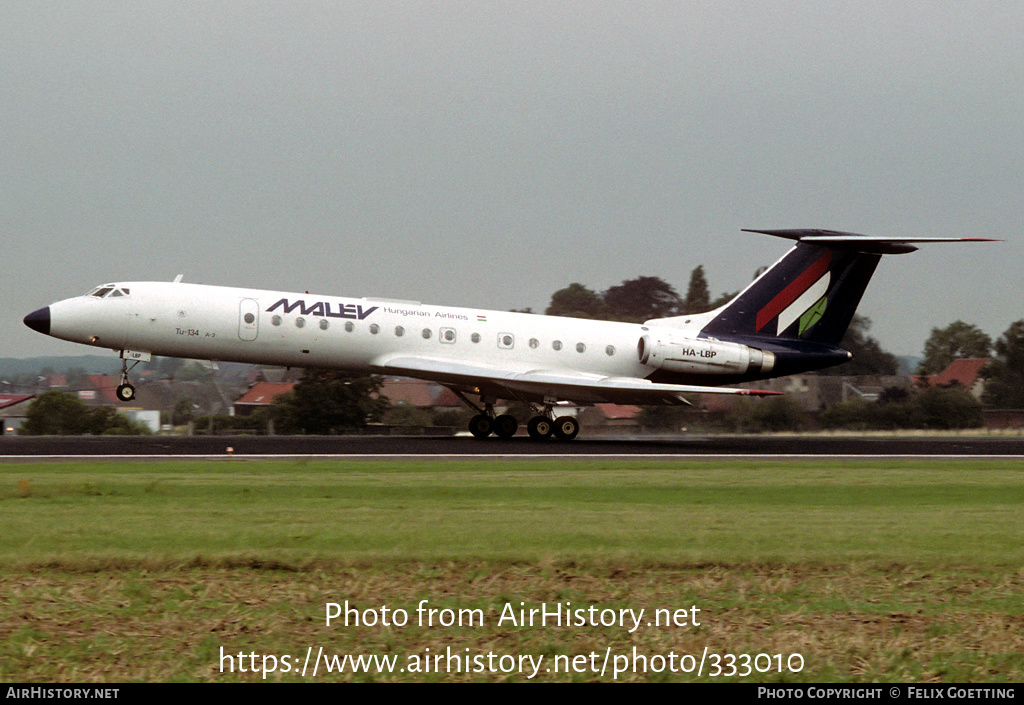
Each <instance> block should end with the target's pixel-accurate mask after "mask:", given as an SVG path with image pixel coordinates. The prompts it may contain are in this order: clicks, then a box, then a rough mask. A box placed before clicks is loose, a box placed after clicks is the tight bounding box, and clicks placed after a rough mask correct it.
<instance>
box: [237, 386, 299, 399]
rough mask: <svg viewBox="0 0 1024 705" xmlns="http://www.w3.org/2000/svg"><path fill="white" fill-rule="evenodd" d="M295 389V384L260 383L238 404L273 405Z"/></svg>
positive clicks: (242, 397) (244, 395)
mask: <svg viewBox="0 0 1024 705" xmlns="http://www.w3.org/2000/svg"><path fill="white" fill-rule="evenodd" d="M294 388H295V383H294V382H258V383H257V384H256V386H254V387H253V388H252V389H250V390H249V391H248V392H246V393H245V394H243V395H242V396H241V397H240V398H239V399H238V400H237V401H235V403H236V404H273V403H274V400H275V399H277V397H279V396H281V395H282V394H287V393H288V392H290V391H292V389H294Z"/></svg>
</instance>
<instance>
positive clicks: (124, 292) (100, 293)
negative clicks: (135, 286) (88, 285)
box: [86, 284, 129, 299]
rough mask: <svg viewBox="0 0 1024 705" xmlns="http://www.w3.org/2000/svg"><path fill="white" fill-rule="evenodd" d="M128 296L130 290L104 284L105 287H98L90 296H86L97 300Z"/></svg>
mask: <svg viewBox="0 0 1024 705" xmlns="http://www.w3.org/2000/svg"><path fill="white" fill-rule="evenodd" d="M128 294H129V289H125V288H122V287H117V286H114V285H113V284H104V285H103V286H98V287H96V288H95V289H93V290H92V291H90V292H89V293H88V294H86V296H95V297H96V298H97V299H105V298H107V297H108V296H110V297H114V296H128Z"/></svg>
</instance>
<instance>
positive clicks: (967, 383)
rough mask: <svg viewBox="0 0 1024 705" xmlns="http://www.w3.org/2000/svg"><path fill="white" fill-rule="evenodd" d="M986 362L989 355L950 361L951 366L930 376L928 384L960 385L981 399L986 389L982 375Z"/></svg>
mask: <svg viewBox="0 0 1024 705" xmlns="http://www.w3.org/2000/svg"><path fill="white" fill-rule="evenodd" d="M986 364H988V358H987V357H971V358H964V359H961V360H953V362H951V363H949V367H947V368H946V369H944V370H943V371H942V372H940V373H938V374H937V375H931V376H930V377H928V386H929V387H956V386H960V387H962V388H963V389H964V391H965V392H967V393H968V394H970V395H971V396H972V397H974V398H975V399H981V394H982V392H983V391H984V390H985V379H984V378H983V377H982V376H981V370H982V368H983V367H984V366H985V365H986Z"/></svg>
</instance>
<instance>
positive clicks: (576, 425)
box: [555, 416, 580, 441]
mask: <svg viewBox="0 0 1024 705" xmlns="http://www.w3.org/2000/svg"><path fill="white" fill-rule="evenodd" d="M579 432H580V422H579V421H577V420H576V419H574V418H573V417H572V416H561V417H559V418H557V419H555V438H557V439H558V440H560V441H571V440H572V439H573V438H575V437H576V436H577V434H579Z"/></svg>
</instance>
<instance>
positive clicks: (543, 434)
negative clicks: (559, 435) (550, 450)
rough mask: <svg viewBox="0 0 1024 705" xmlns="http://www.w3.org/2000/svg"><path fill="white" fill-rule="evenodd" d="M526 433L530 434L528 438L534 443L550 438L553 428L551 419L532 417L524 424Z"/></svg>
mask: <svg viewBox="0 0 1024 705" xmlns="http://www.w3.org/2000/svg"><path fill="white" fill-rule="evenodd" d="M526 431H527V432H528V433H529V434H530V438H532V439H533V440H535V441H544V440H547V439H548V438H551V434H552V433H554V431H555V427H554V425H553V424H552V423H551V419H549V418H548V417H547V416H534V417H533V418H532V419H530V421H529V423H527V424H526Z"/></svg>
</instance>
